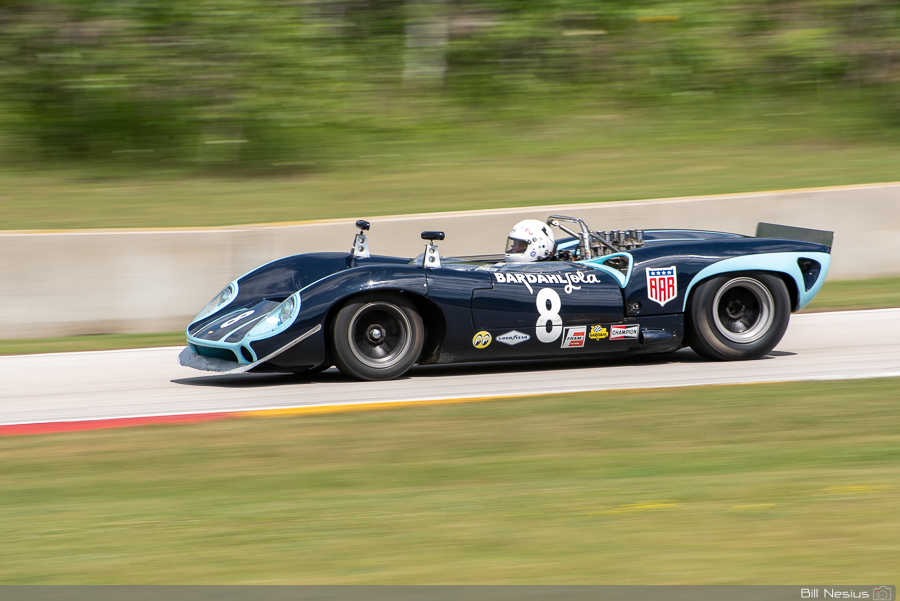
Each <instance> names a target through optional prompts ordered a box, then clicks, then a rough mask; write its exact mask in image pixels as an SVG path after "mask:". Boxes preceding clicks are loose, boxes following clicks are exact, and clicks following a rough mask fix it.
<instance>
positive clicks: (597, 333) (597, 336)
mask: <svg viewBox="0 0 900 601" xmlns="http://www.w3.org/2000/svg"><path fill="white" fill-rule="evenodd" d="M607 336H609V330H607V329H606V328H604V327H603V326H591V332H590V333H589V334H588V338H590V339H591V340H603V339H604V338H606V337H607Z"/></svg>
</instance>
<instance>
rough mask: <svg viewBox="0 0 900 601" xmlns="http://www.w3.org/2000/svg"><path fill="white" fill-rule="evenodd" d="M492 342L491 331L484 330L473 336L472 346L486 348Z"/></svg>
mask: <svg viewBox="0 0 900 601" xmlns="http://www.w3.org/2000/svg"><path fill="white" fill-rule="evenodd" d="M490 344H491V334H490V332H485V331H484V330H482V331H481V332H478V333H477V334H475V337H474V338H472V346H474V347H475V348H485V347H487V346H489V345H490Z"/></svg>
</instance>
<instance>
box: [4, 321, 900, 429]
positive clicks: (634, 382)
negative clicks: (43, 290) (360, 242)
mask: <svg viewBox="0 0 900 601" xmlns="http://www.w3.org/2000/svg"><path fill="white" fill-rule="evenodd" d="M180 350H181V348H180V347H179V348H173V347H169V348H158V349H135V350H127V351H100V352H87V353H56V354H45V355H19V356H10V357H0V425H3V424H27V423H41V422H60V421H75V420H95V419H108V418H123V417H139V416H158V415H178V414H193V413H206V412H220V411H225V412H231V411H244V410H256V409H273V408H286V407H298V406H309V405H342V404H350V403H371V402H384V401H415V400H428V399H459V398H471V397H498V396H515V395H522V394H535V393H543V392H548V393H549V392H569V391H583V390H621V389H628V388H656V387H671V386H696V385H709V384H730V383H753V382H773V381H796V380H822V379H846V378H873V377H888V376H893V377H897V376H900V309H883V310H877V311H846V312H836V313H810V314H800V315H794V316H792V318H791V324H790V326H789V328H788V331H787V335H786V336H785V338H784V340H782V342H781V344H780V345H779V346H778V347H777V348H776V349H775V350H774V351H773V352H772V353H771V354H770V355H769V356H767V357H765V358H763V359H760V360H758V361H744V362H731V363H716V362H708V361H705V360H702V359H700V358H699V357H698V356H697V355H695V354H694V353H693V352H692V351H690V350H688V349H683V350H681V351H678V352H676V353H672V354H669V355H663V356H657V357H652V356H647V357H631V358H629V359H627V360H621V359H610V360H603V361H573V362H555V363H549V364H548V363H546V362H543V363H529V364H521V363H518V364H510V363H503V364H499V363H494V364H479V365H452V366H428V367H420V368H415V369H413V370H412V371H411V372H410V373H409V374H408V375H407V377H405V378H403V379H400V380H394V381H390V382H356V381H351V380H349V379H347V378H345V377H344V376H342V375H341V374H340V373H338V372H337V371H336V370H334V369H330V370H328V371H326V372H324V373H321V374H318V375H316V376H311V377H304V376H292V375H257V374H238V375H230V376H219V375H214V374H208V373H207V372H198V371H195V370H192V369H189V368H186V367H182V366H180V365H178V361H177V357H178V353H179V352H180ZM898 395H900V392H898Z"/></svg>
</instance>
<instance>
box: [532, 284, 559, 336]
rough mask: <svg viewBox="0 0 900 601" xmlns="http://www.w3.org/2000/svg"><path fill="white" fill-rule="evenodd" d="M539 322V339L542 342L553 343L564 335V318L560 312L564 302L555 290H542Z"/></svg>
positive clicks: (539, 303) (539, 304)
mask: <svg viewBox="0 0 900 601" xmlns="http://www.w3.org/2000/svg"><path fill="white" fill-rule="evenodd" d="M536 303H537V310H538V320H537V324H535V327H536V328H537V332H536V334H537V338H538V340H540V341H541V342H553V341H554V340H556V339H557V338H559V335H560V334H562V317H560V316H559V310H560V309H562V301H561V300H560V299H559V293H558V292H556V290H554V289H553V288H542V289H541V291H540V292H538V295H537V300H536Z"/></svg>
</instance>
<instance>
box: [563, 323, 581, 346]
mask: <svg viewBox="0 0 900 601" xmlns="http://www.w3.org/2000/svg"><path fill="white" fill-rule="evenodd" d="M586 332H587V326H578V327H576V328H566V334H565V336H563V340H562V348H581V347H583V346H584V337H585V334H586Z"/></svg>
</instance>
